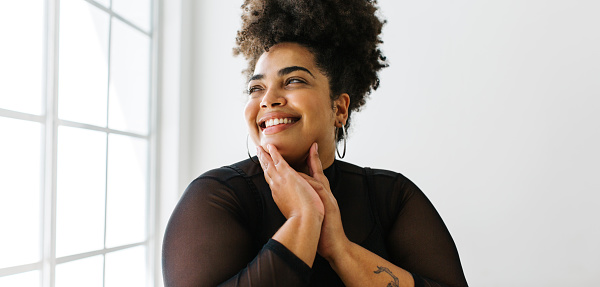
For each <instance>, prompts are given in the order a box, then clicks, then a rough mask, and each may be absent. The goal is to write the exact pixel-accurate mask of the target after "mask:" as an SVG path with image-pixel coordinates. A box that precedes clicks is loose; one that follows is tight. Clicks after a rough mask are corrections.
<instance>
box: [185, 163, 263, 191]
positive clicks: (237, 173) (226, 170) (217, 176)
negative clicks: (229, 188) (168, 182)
mask: <svg viewBox="0 0 600 287" xmlns="http://www.w3.org/2000/svg"><path fill="white" fill-rule="evenodd" d="M255 160H256V159H255ZM257 162H258V161H257ZM259 175H262V170H261V168H260V165H258V164H256V163H254V162H253V161H252V160H251V159H246V160H242V161H239V162H236V163H234V164H230V165H227V166H222V167H219V168H215V169H211V170H209V171H206V172H204V173H203V174H201V175H200V176H198V177H197V178H196V179H194V180H193V181H192V183H191V184H194V183H196V182H198V181H203V180H213V181H217V182H219V183H221V184H225V185H228V184H230V183H232V182H233V181H237V180H239V179H244V178H252V177H255V176H259Z"/></svg>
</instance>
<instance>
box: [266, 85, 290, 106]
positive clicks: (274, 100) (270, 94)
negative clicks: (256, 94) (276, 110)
mask: <svg viewBox="0 0 600 287" xmlns="http://www.w3.org/2000/svg"><path fill="white" fill-rule="evenodd" d="M286 103H287V100H286V99H285V96H284V95H283V94H282V93H280V92H279V91H278V90H277V89H274V88H271V89H268V90H267V92H266V93H265V95H264V96H263V98H262V101H261V102H260V107H261V108H271V107H276V106H285V104H286Z"/></svg>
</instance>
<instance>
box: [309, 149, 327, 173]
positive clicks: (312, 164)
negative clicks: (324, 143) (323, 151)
mask: <svg viewBox="0 0 600 287" xmlns="http://www.w3.org/2000/svg"><path fill="white" fill-rule="evenodd" d="M308 170H309V172H310V175H311V176H312V177H314V178H316V179H317V180H319V181H321V182H323V181H324V180H327V177H326V176H325V174H324V173H323V165H322V164H321V159H320V158H319V145H318V144H317V143H313V144H312V146H311V147H310V150H309V153H308Z"/></svg>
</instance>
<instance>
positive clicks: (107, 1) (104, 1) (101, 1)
mask: <svg viewBox="0 0 600 287" xmlns="http://www.w3.org/2000/svg"><path fill="white" fill-rule="evenodd" d="M63 1H64V0H63ZM94 2H96V3H99V4H100V5H102V6H104V7H106V8H109V6H110V0H94Z"/></svg>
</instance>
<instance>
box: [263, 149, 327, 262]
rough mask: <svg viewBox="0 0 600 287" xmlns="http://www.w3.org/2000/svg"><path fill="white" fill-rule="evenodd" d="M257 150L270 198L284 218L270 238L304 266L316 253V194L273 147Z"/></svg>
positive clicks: (319, 215) (319, 218)
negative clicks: (296, 257) (293, 255)
mask: <svg viewBox="0 0 600 287" xmlns="http://www.w3.org/2000/svg"><path fill="white" fill-rule="evenodd" d="M267 148H268V150H269V153H267V152H266V151H265V150H264V149H263V148H262V147H259V148H258V149H257V151H258V158H259V161H260V165H261V167H262V169H263V171H264V175H265V179H266V181H267V183H268V184H269V186H270V187H271V194H272V195H273V200H274V201H275V203H276V204H277V207H279V210H280V211H281V213H282V214H283V215H284V216H285V218H286V219H287V220H286V222H285V224H284V225H283V226H282V227H281V228H280V229H279V230H278V231H277V233H275V235H274V236H273V239H275V240H277V241H278V242H280V243H281V244H283V245H284V246H285V247H286V248H287V249H289V250H290V251H291V252H293V253H294V254H295V255H296V256H298V258H300V259H301V260H302V261H304V263H306V264H307V265H308V266H311V267H312V265H313V262H314V260H315V256H316V253H317V244H318V242H319V233H320V231H321V223H322V222H323V216H324V212H325V211H324V207H323V203H322V202H321V200H320V199H319V195H318V194H317V193H316V192H315V191H314V190H313V189H312V187H311V186H310V184H308V182H306V181H305V180H304V179H303V178H302V176H300V174H299V173H298V172H296V171H295V170H294V169H293V168H292V167H290V166H289V165H288V163H287V162H286V161H285V160H284V159H283V157H282V156H281V154H279V152H278V151H277V148H276V147H275V146H273V145H270V144H269V145H267Z"/></svg>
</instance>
